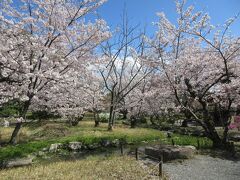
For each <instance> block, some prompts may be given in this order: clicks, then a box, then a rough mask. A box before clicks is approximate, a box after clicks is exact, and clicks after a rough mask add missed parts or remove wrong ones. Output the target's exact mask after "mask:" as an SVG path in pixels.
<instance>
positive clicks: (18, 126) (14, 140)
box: [9, 122, 22, 144]
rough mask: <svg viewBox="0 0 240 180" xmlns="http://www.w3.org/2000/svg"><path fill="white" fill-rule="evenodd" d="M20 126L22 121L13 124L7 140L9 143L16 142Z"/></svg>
mask: <svg viewBox="0 0 240 180" xmlns="http://www.w3.org/2000/svg"><path fill="white" fill-rule="evenodd" d="M21 126H22V122H17V123H16V126H15V128H14V130H13V133H12V136H11V139H10V141H9V144H17V135H18V133H19V131H20V129H21Z"/></svg>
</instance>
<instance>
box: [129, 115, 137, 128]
mask: <svg viewBox="0 0 240 180" xmlns="http://www.w3.org/2000/svg"><path fill="white" fill-rule="evenodd" d="M130 123H131V124H130V127H131V128H135V127H136V125H137V118H135V117H131V118H130Z"/></svg>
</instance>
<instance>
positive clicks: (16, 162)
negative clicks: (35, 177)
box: [5, 158, 33, 168]
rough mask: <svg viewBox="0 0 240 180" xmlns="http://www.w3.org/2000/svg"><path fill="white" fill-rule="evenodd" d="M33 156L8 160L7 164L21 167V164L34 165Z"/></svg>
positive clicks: (10, 166)
mask: <svg viewBox="0 0 240 180" xmlns="http://www.w3.org/2000/svg"><path fill="white" fill-rule="evenodd" d="M32 163H33V158H21V159H15V160H11V161H8V162H7V163H6V165H5V167H6V168H13V167H20V166H29V165H32Z"/></svg>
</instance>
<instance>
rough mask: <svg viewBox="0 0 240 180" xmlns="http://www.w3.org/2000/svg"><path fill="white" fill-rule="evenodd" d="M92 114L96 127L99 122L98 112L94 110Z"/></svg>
mask: <svg viewBox="0 0 240 180" xmlns="http://www.w3.org/2000/svg"><path fill="white" fill-rule="evenodd" d="M93 116H94V121H95V127H98V126H99V123H100V120H99V114H98V112H96V111H94V112H93Z"/></svg>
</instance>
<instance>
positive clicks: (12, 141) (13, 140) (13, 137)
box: [9, 96, 32, 144]
mask: <svg viewBox="0 0 240 180" xmlns="http://www.w3.org/2000/svg"><path fill="white" fill-rule="evenodd" d="M31 99H32V96H31V97H29V100H28V101H26V102H24V105H23V109H22V111H21V113H20V117H22V118H23V119H26V114H27V111H28V108H29V106H30V103H31ZM22 123H23V122H22V121H20V122H17V123H16V126H15V128H14V130H13V132H12V135H11V138H10V140H9V144H16V143H17V136H18V133H19V131H20V129H21V127H22Z"/></svg>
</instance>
